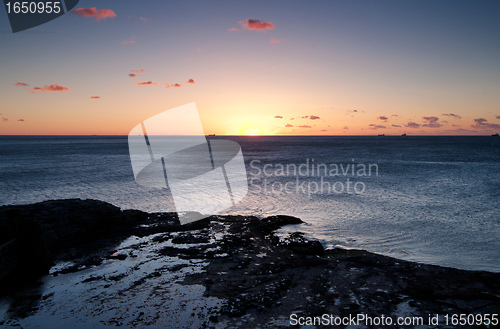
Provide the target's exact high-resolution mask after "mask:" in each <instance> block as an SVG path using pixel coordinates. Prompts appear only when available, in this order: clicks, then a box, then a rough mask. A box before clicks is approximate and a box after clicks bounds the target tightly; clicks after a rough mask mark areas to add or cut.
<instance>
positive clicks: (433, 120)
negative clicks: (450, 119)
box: [422, 117, 439, 122]
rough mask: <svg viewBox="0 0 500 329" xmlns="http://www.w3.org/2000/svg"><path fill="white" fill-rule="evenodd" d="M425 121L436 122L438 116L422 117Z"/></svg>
mask: <svg viewBox="0 0 500 329" xmlns="http://www.w3.org/2000/svg"><path fill="white" fill-rule="evenodd" d="M422 119H424V120H425V121H427V122H437V121H438V120H439V118H438V117H422Z"/></svg>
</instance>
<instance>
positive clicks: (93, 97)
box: [90, 96, 101, 99]
mask: <svg viewBox="0 0 500 329" xmlns="http://www.w3.org/2000/svg"><path fill="white" fill-rule="evenodd" d="M90 98H92V99H99V98H101V96H90Z"/></svg>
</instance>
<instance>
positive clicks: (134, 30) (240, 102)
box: [0, 1, 500, 135]
mask: <svg viewBox="0 0 500 329" xmlns="http://www.w3.org/2000/svg"><path fill="white" fill-rule="evenodd" d="M285 4H286V5H287V6H288V9H289V10H288V11H287V12H286V13H285V12H284V11H283V10H282V9H283V5H285ZM80 5H81V6H82V7H83V8H86V7H95V6H96V7H97V8H98V9H103V8H101V6H102V3H101V2H98V1H81V2H80ZM108 6H109V8H108ZM488 6H494V7H495V6H496V5H494V4H484V6H483V7H484V8H482V7H481V6H478V5H474V6H471V5H469V4H467V3H465V2H464V3H459V4H457V5H455V6H454V7H450V6H447V5H445V4H435V5H431V4H425V5H421V4H419V3H418V2H408V3H406V4H394V5H392V6H384V5H380V6H378V5H374V4H372V3H371V2H362V3H360V4H346V3H343V2H332V3H320V4H317V5H316V6H310V5H309V4H307V3H299V2H292V3H282V2H279V1H277V2H276V3H273V4H270V5H266V6H264V5H259V4H235V3H231V2H223V3H222V2H221V5H220V6H210V5H208V4H206V3H203V2H200V3H197V5H196V6H189V5H187V4H175V5H173V4H172V5H170V6H167V5H165V4H154V5H153V4H147V5H146V4H140V3H131V4H128V5H124V4H121V3H109V4H106V8H104V9H106V10H111V11H113V13H114V14H115V16H113V15H110V16H107V17H105V18H99V19H97V18H95V17H88V16H85V17H81V16H79V14H78V13H77V14H71V15H64V16H62V17H60V18H58V19H56V20H54V21H51V22H49V23H46V24H44V25H41V26H39V27H36V28H33V29H31V30H27V31H23V32H19V33H15V34H13V33H11V32H5V33H2V34H0V42H1V43H2V45H3V47H2V48H3V49H2V51H1V52H0V67H1V74H0V97H1V99H2V103H1V107H0V135H127V134H128V133H129V132H130V130H131V129H132V128H133V127H135V126H136V125H137V124H138V123H140V122H142V121H144V120H145V119H147V118H149V117H152V116H154V115H156V114H158V113H161V112H163V111H165V110H168V109H171V108H175V107H177V106H181V105H184V104H188V103H191V102H195V103H196V105H197V108H198V112H199V115H200V119H201V122H202V125H203V128H204V130H205V134H216V135H378V134H386V135H401V134H403V133H406V134H408V135H491V134H494V133H498V132H500V93H498V90H500V61H498V58H500V41H499V40H498V33H499V32H500V31H499V26H498V24H497V23H496V22H498V21H499V19H500V17H496V16H495V15H496V14H495V11H494V10H492V8H489V7H488ZM221 8H224V10H221ZM495 8H496V7H495ZM80 12H82V10H81V11H80ZM444 12H446V15H443V13H444ZM496 12H498V11H496ZM107 13H109V11H107ZM464 15H465V16H464ZM467 15H468V16H467ZM478 17H480V19H479V18H478ZM423 18H425V20H423ZM497 18H498V19H497ZM0 30H1V31H10V27H9V25H8V20H7V15H6V13H3V14H1V13H0ZM183 133H184V134H186V135H189V134H192V131H191V130H190V128H189V127H185V128H183Z"/></svg>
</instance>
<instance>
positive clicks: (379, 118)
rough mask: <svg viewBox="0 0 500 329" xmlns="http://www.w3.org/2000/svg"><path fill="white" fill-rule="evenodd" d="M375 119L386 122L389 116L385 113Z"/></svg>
mask: <svg viewBox="0 0 500 329" xmlns="http://www.w3.org/2000/svg"><path fill="white" fill-rule="evenodd" d="M377 119H378V120H382V121H384V122H386V121H387V120H389V118H388V117H386V116H385V115H381V116H379V117H377Z"/></svg>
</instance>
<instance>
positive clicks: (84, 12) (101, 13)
mask: <svg viewBox="0 0 500 329" xmlns="http://www.w3.org/2000/svg"><path fill="white" fill-rule="evenodd" d="M71 13H73V14H75V15H78V16H81V17H90V18H93V19H94V20H96V21H99V20H101V19H106V18H115V17H116V14H115V12H114V11H112V10H111V9H96V7H90V8H77V9H75V10H73V11H72V12H71Z"/></svg>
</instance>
